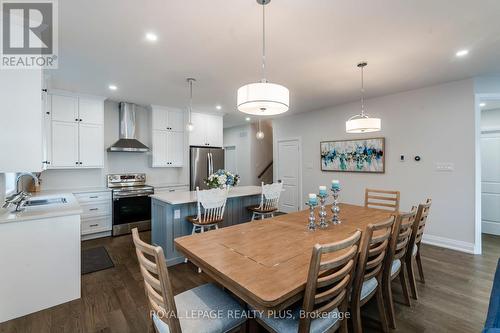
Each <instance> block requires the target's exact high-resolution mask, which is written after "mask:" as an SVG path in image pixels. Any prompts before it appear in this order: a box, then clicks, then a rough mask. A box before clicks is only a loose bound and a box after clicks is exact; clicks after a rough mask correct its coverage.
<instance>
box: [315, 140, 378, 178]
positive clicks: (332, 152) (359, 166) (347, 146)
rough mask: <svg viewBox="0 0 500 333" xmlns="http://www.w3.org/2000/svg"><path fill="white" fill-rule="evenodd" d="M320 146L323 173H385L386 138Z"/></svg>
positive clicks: (325, 143) (344, 141)
mask: <svg viewBox="0 0 500 333" xmlns="http://www.w3.org/2000/svg"><path fill="white" fill-rule="evenodd" d="M320 146H321V170H322V171H339V172H342V171H344V172H369V173H384V171H385V138H371V139H359V140H338V141H323V142H321V143H320Z"/></svg>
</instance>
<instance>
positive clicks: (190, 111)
mask: <svg viewBox="0 0 500 333" xmlns="http://www.w3.org/2000/svg"><path fill="white" fill-rule="evenodd" d="M192 112H193V80H192V79H190V80H189V123H191V113H192Z"/></svg>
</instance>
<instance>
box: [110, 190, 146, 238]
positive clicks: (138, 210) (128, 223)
mask: <svg viewBox="0 0 500 333" xmlns="http://www.w3.org/2000/svg"><path fill="white" fill-rule="evenodd" d="M136 227H137V228H138V229H139V231H143V230H150V229H151V198H150V197H149V196H147V195H142V196H113V236H117V235H123V234H128V233H130V231H131V230H132V229H133V228H136Z"/></svg>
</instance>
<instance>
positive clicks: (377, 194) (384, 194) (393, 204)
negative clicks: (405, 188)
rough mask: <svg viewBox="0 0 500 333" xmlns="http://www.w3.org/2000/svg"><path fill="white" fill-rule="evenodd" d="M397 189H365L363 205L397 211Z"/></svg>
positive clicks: (398, 195) (398, 196)
mask: <svg viewBox="0 0 500 333" xmlns="http://www.w3.org/2000/svg"><path fill="white" fill-rule="evenodd" d="M399 198H400V194H399V191H389V190H377V189H370V188H367V189H365V207H371V208H378V209H386V210H391V211H394V212H397V211H399Z"/></svg>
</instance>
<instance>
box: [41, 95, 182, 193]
mask: <svg viewBox="0 0 500 333" xmlns="http://www.w3.org/2000/svg"><path fill="white" fill-rule="evenodd" d="M136 126H137V127H136V136H137V138H138V139H139V141H141V142H142V143H144V144H145V145H146V146H148V147H150V148H151V145H152V136H151V110H148V109H145V108H142V107H139V108H138V109H137V112H136ZM118 136H119V123H118V103H116V102H112V101H106V102H105V103H104V146H105V148H106V149H107V148H108V147H109V146H110V145H112V144H113V143H114V142H115V141H116V140H118ZM185 145H186V148H185V149H184V151H185V156H184V162H185V163H184V165H185V167H183V168H151V152H148V153H125V152H113V153H108V152H105V153H104V157H105V158H104V169H78V170H47V171H44V172H43V173H42V188H43V189H64V188H79V187H93V186H105V184H106V182H105V180H106V179H105V178H106V174H108V173H124V172H132V173H133V172H145V173H146V175H147V176H146V177H147V182H148V184H151V185H154V186H160V185H162V184H173V183H182V184H189V157H188V148H187V136H186V138H185Z"/></svg>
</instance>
